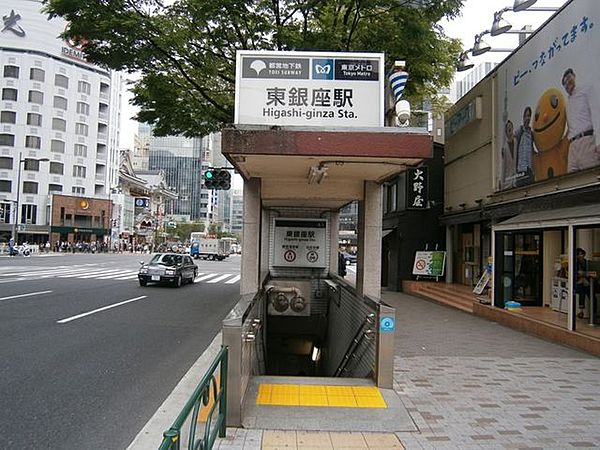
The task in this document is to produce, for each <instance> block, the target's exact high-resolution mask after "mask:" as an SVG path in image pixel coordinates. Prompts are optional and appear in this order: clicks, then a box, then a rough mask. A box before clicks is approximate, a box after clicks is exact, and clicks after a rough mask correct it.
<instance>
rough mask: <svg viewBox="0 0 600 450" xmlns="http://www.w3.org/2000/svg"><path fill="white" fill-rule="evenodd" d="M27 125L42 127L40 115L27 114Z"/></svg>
mask: <svg viewBox="0 0 600 450" xmlns="http://www.w3.org/2000/svg"><path fill="white" fill-rule="evenodd" d="M27 125H34V126H36V127H41V126H42V115H41V114H36V113H27Z"/></svg>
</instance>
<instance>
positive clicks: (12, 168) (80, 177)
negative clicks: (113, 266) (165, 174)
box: [0, 0, 121, 242]
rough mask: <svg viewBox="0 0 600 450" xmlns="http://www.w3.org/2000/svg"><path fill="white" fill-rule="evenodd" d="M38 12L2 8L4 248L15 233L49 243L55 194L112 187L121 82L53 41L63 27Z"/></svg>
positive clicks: (25, 2) (12, 5)
mask: <svg viewBox="0 0 600 450" xmlns="http://www.w3.org/2000/svg"><path fill="white" fill-rule="evenodd" d="M41 7H42V3H41V2H39V1H34V0H5V1H3V2H2V4H1V5H0V17H2V18H3V28H2V31H1V33H0V91H1V92H0V94H1V100H0V240H2V241H6V240H8V238H10V237H11V236H12V234H13V233H14V231H13V230H16V233H18V236H17V239H18V240H19V241H23V240H28V241H30V242H31V241H34V242H43V241H45V240H47V239H48V238H49V229H50V226H51V225H53V224H52V217H53V215H52V212H51V209H52V204H53V202H52V201H51V196H52V195H53V194H62V195H66V196H75V197H81V198H106V197H107V196H108V192H109V189H110V187H111V183H115V184H116V181H117V171H118V164H117V162H118V159H119V156H118V145H119V131H118V130H119V121H120V98H121V76H120V74H118V73H114V72H110V71H107V70H105V69H104V68H101V67H99V66H96V65H93V64H90V63H88V62H87V61H86V60H85V57H84V54H83V52H82V51H81V49H80V48H79V47H77V45H76V44H75V43H73V42H67V41H64V40H62V39H60V38H58V35H59V34H60V33H61V32H62V31H63V30H64V29H65V26H66V22H65V21H63V20H62V19H59V18H54V19H52V20H48V18H47V16H46V15H44V14H42V13H41ZM82 204H86V203H82ZM82 214H83V215H85V211H84V212H83V213H82Z"/></svg>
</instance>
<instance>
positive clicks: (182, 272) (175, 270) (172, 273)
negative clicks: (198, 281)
mask: <svg viewBox="0 0 600 450" xmlns="http://www.w3.org/2000/svg"><path fill="white" fill-rule="evenodd" d="M140 264H141V265H142V266H141V267H140V271H139V272H138V279H139V280H140V286H146V285H147V284H148V283H149V282H154V283H173V284H174V285H175V286H177V287H180V286H181V285H182V284H183V283H185V282H189V283H193V282H194V278H196V276H197V275H198V266H197V265H196V264H194V261H192V258H191V257H190V256H188V255H181V254H179V253H156V254H155V255H153V256H152V259H151V260H150V262H148V263H144V262H143V261H140Z"/></svg>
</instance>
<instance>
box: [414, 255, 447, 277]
mask: <svg viewBox="0 0 600 450" xmlns="http://www.w3.org/2000/svg"><path fill="white" fill-rule="evenodd" d="M445 265H446V252H445V251H442V250H422V251H417V252H416V253H415V262H414V264H413V271H412V273H413V275H417V276H425V277H441V276H443V275H444V267H445Z"/></svg>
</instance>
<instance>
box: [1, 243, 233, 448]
mask: <svg viewBox="0 0 600 450" xmlns="http://www.w3.org/2000/svg"><path fill="white" fill-rule="evenodd" d="M149 258H150V255H147V254H145V255H141V254H117V255H106V254H74V255H73V254H68V255H65V254H53V253H50V254H47V255H36V256H32V257H29V258H25V257H14V258H10V257H0V288H1V292H0V340H1V342H2V347H1V349H0V360H1V361H2V365H1V366H0V379H2V383H1V385H0V398H2V406H3V407H2V410H1V411H0V436H2V437H1V438H0V447H1V448H3V449H10V448H15V449H16V448H19V449H22V448H56V449H58V448H90V449H91V448H97V449H99V448H106V449H117V448H125V447H126V446H127V445H128V444H129V443H130V442H131V440H132V439H133V437H134V436H135V434H136V433H137V431H138V430H139V429H141V428H142V426H143V425H144V424H145V423H146V421H147V420H148V419H149V417H151V416H152V414H153V413H154V412H155V411H156V409H157V408H158V407H159V406H160V404H161V403H162V402H163V400H164V399H165V398H166V397H167V395H168V394H169V393H170V392H171V390H172V389H173V388H174V387H175V385H176V384H177V383H178V381H179V380H180V379H181V377H182V376H183V375H184V374H185V373H186V371H187V370H188V369H189V367H190V366H191V365H192V364H193V362H194V361H195V360H196V359H197V358H198V357H199V356H200V355H201V354H202V353H203V351H204V350H205V349H206V347H207V346H208V345H209V344H210V343H211V341H212V339H213V338H214V336H215V335H216V334H217V333H218V331H219V330H220V327H221V321H222V319H223V318H224V317H225V315H226V314H227V313H228V312H229V310H230V309H231V308H232V306H233V305H234V304H235V303H236V302H237V301H238V297H239V295H238V293H239V271H240V268H239V261H240V257H239V255H232V256H231V257H230V258H228V259H227V260H225V261H221V262H219V261H215V262H213V261H197V260H195V262H196V264H197V265H198V267H199V275H198V277H197V278H196V280H195V283H194V284H193V285H184V286H182V287H181V288H179V289H177V288H175V287H173V286H167V285H152V286H147V287H140V286H139V284H138V281H137V270H138V267H139V263H138V261H140V260H145V261H147V260H149Z"/></svg>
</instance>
